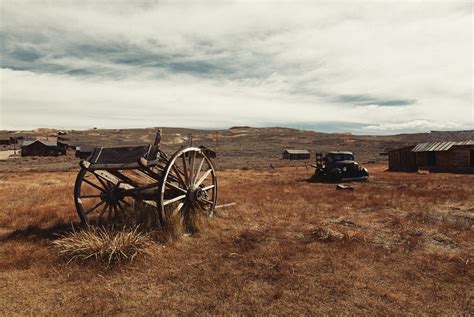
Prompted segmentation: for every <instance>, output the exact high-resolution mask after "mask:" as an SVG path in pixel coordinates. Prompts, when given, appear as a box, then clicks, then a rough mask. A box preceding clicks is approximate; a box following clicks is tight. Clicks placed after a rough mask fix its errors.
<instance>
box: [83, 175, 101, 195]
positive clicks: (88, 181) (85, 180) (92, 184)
mask: <svg viewBox="0 0 474 317" xmlns="http://www.w3.org/2000/svg"><path fill="white" fill-rule="evenodd" d="M82 180H83V181H84V182H86V183H87V184H89V185H91V186H92V187H95V188H97V189H98V190H100V191H101V192H103V191H104V190H105V188H100V187H99V186H97V185H96V184H94V183H93V182H91V181H90V180H88V179H86V178H85V177H84V178H83V179H82Z"/></svg>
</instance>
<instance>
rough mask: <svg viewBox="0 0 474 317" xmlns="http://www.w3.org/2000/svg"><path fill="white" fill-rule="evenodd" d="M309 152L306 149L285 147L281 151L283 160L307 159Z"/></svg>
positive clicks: (309, 155)
mask: <svg viewBox="0 0 474 317" xmlns="http://www.w3.org/2000/svg"><path fill="white" fill-rule="evenodd" d="M310 158H311V154H310V152H309V151H308V150H290V149H285V150H284V151H283V159H284V160H309V159H310Z"/></svg>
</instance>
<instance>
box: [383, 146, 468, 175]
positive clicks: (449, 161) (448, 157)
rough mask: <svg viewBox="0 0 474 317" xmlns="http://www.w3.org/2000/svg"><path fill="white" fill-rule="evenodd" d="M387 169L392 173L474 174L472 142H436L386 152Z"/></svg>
mask: <svg viewBox="0 0 474 317" xmlns="http://www.w3.org/2000/svg"><path fill="white" fill-rule="evenodd" d="M388 169H389V171H392V172H416V171H418V170H419V169H424V170H429V171H431V172H458V173H474V140H466V141H439V142H438V141H437V142H425V143H419V144H417V145H412V146H408V147H403V148H400V149H392V150H390V151H388Z"/></svg>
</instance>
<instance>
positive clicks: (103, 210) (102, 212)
mask: <svg viewBox="0 0 474 317" xmlns="http://www.w3.org/2000/svg"><path fill="white" fill-rule="evenodd" d="M108 206H109V205H107V204H105V205H104V208H102V210H101V211H100V214H99V223H100V224H101V223H102V217H103V216H104V213H105V211H106V210H107V207H108Z"/></svg>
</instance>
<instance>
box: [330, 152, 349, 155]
mask: <svg viewBox="0 0 474 317" xmlns="http://www.w3.org/2000/svg"><path fill="white" fill-rule="evenodd" d="M328 154H350V155H353V154H352V152H349V151H331V152H328Z"/></svg>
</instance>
